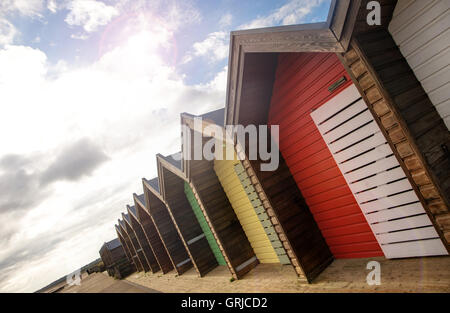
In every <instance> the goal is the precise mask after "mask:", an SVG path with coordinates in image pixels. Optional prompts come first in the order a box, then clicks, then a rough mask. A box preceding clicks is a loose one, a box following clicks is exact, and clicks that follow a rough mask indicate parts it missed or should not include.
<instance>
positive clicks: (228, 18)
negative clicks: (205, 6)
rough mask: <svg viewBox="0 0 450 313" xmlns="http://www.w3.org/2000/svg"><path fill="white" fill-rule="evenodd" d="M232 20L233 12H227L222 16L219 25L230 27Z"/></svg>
mask: <svg viewBox="0 0 450 313" xmlns="http://www.w3.org/2000/svg"><path fill="white" fill-rule="evenodd" d="M232 21H233V15H231V13H227V14H225V15H223V16H222V17H221V18H220V20H219V26H220V27H221V28H225V27H229V26H231V22H232Z"/></svg>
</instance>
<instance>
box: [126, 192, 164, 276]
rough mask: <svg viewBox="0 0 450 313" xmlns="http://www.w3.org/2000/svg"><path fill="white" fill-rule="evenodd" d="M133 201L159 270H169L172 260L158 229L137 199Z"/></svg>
mask: <svg viewBox="0 0 450 313" xmlns="http://www.w3.org/2000/svg"><path fill="white" fill-rule="evenodd" d="M135 203H136V208H137V211H138V215H139V221H140V222H141V224H142V228H143V229H144V232H145V235H146V236H147V238H148V241H149V243H150V246H151V247H152V250H153V253H154V254H155V257H156V260H157V261H158V264H159V266H160V268H161V271H162V272H163V274H165V273H167V272H170V271H171V270H172V269H173V265H172V262H171V261H170V258H169V255H168V254H167V251H166V248H165V247H164V244H163V243H162V241H161V238H160V237H159V234H158V231H157V230H156V227H155V225H154V224H153V221H152V219H151V217H150V215H149V213H148V212H147V211H146V210H145V209H144V208H142V207H141V206H140V204H138V203H137V201H135Z"/></svg>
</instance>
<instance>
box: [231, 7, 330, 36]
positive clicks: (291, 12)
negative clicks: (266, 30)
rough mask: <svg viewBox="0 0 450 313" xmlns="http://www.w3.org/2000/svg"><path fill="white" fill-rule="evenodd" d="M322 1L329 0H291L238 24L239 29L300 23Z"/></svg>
mask: <svg viewBox="0 0 450 313" xmlns="http://www.w3.org/2000/svg"><path fill="white" fill-rule="evenodd" d="M324 2H330V1H329V0H291V1H289V2H288V3H286V4H285V5H283V6H282V7H280V8H278V9H276V10H274V11H273V12H272V13H271V14H269V15H267V16H262V17H258V18H256V19H254V20H253V21H251V22H249V23H246V24H243V25H241V26H239V29H253V28H261V27H269V26H279V25H292V24H301V23H304V22H305V18H306V17H307V16H308V15H309V14H310V13H311V12H312V11H313V9H314V8H316V7H318V6H319V5H321V4H322V3H324Z"/></svg>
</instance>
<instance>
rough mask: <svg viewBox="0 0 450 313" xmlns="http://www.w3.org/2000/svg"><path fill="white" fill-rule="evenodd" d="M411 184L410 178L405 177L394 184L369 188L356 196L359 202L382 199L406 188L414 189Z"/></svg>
mask: <svg viewBox="0 0 450 313" xmlns="http://www.w3.org/2000/svg"><path fill="white" fill-rule="evenodd" d="M411 188H412V187H411V184H410V182H409V181H408V179H407V178H406V177H405V178H404V179H402V180H400V181H396V182H395V183H392V184H385V185H381V186H378V187H376V188H375V189H371V190H367V191H364V192H362V193H358V194H355V198H356V200H357V201H358V203H362V202H366V201H371V200H374V199H380V198H383V197H387V196H389V195H393V194H396V193H399V192H403V191H406V190H412V189H411Z"/></svg>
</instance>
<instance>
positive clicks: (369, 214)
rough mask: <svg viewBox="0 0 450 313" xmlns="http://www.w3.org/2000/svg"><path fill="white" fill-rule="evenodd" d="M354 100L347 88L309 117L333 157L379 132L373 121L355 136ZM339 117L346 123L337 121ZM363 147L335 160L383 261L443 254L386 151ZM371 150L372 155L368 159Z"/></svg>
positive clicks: (356, 97)
mask: <svg viewBox="0 0 450 313" xmlns="http://www.w3.org/2000/svg"><path fill="white" fill-rule="evenodd" d="M360 101H361V96H360V94H359V92H358V90H357V89H356V87H355V86H354V85H350V86H349V87H347V88H346V89H345V90H344V91H342V92H341V93H340V94H338V95H336V96H335V97H334V98H333V99H332V100H330V101H328V102H326V103H325V104H323V105H322V106H321V107H320V108H318V109H316V110H315V111H314V112H312V113H311V117H312V119H313V121H314V123H315V124H316V126H317V128H318V129H319V131H320V134H321V135H322V137H323V138H324V140H325V143H326V145H327V147H328V148H329V150H330V151H331V152H332V155H333V157H335V156H337V155H339V154H340V153H341V152H343V151H345V149H348V147H349V144H350V146H351V145H352V144H353V142H362V141H366V140H368V138H370V136H373V135H375V134H376V133H380V132H381V130H380V128H379V127H378V124H376V122H375V120H374V119H373V117H372V118H371V120H370V121H369V123H370V124H372V125H373V127H371V128H368V129H367V132H365V133H360V132H358V129H363V128H362V125H361V122H360V121H359V120H358V118H357V116H358V114H360V113H358V112H357V110H354V109H353V108H352V107H353V106H359V104H358V103H359V102H360ZM366 110H367V108H366ZM343 115H344V116H346V120H345V121H343V122H342V116H343ZM336 118H337V119H340V123H338V124H337V126H335V127H332V128H330V127H329V126H328V125H327V124H328V123H331V124H333V125H336V123H335V121H334V119H336ZM355 134H357V135H355ZM347 137H352V140H350V141H348V139H347ZM341 142H345V143H344V144H342V143H341ZM336 145H338V146H339V148H338V149H336V148H335V147H336ZM380 147H382V149H380ZM367 148H369V149H368V150H359V151H355V154H354V155H347V156H346V158H347V159H343V158H335V160H336V163H337V165H338V167H339V169H340V171H341V172H342V174H343V176H344V178H345V180H346V183H347V184H348V186H349V187H350V190H351V191H352V193H353V195H354V197H355V199H356V200H357V202H358V205H359V207H360V208H361V210H362V212H363V214H364V217H365V218H366V220H367V221H368V222H369V225H370V227H371V229H372V232H373V233H374V234H375V237H376V238H377V241H378V242H379V244H380V245H381V248H382V249H383V252H384V254H385V256H386V257H387V258H400V257H411V256H427V255H445V254H447V251H446V249H445V247H444V245H443V244H442V242H441V241H440V239H439V236H438V234H437V232H436V230H435V229H434V227H433V226H432V223H431V221H430V219H429V217H428V215H427V214H426V213H425V210H424V208H423V207H422V205H421V203H420V202H419V199H418V197H417V195H416V193H415V192H414V191H413V188H412V186H411V184H410V182H409V180H408V179H407V177H406V175H405V173H404V172H403V170H402V169H401V167H400V164H399V163H398V161H397V159H396V158H395V157H394V156H393V151H392V149H391V148H390V146H387V145H386V144H385V143H384V142H383V143H381V144H380V145H379V146H376V145H372V147H370V146H368V147H367ZM375 150H377V153H376V154H373V151H375ZM369 156H370V157H369ZM355 160H358V162H355ZM391 171H396V174H395V175H393V176H391V179H389V176H387V175H385V174H386V173H389V172H391ZM378 175H384V177H383V179H378V180H374V179H373V177H376V176H378ZM366 180H370V184H368V185H366V186H364V185H363V182H364V181H366ZM438 242H440V244H439V243H438Z"/></svg>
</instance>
